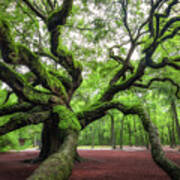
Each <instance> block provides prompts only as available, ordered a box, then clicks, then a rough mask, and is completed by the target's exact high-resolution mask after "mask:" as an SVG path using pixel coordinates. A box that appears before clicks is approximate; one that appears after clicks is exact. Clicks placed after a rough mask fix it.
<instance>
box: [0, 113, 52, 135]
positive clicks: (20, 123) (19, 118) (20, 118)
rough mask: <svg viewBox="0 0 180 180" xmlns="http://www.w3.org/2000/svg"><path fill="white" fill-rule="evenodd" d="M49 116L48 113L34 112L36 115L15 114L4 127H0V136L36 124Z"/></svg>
mask: <svg viewBox="0 0 180 180" xmlns="http://www.w3.org/2000/svg"><path fill="white" fill-rule="evenodd" d="M49 116H50V112H49V111H43V112H36V113H33V114H32V113H22V112H21V113H17V114H16V115H14V116H13V117H12V118H10V120H9V121H8V122H7V123H5V124H4V125H2V126H0V135H5V134H7V133H9V132H11V131H14V130H16V129H20V128H22V127H24V126H27V125H31V124H38V123H41V122H43V121H45V120H46V119H48V118H49Z"/></svg>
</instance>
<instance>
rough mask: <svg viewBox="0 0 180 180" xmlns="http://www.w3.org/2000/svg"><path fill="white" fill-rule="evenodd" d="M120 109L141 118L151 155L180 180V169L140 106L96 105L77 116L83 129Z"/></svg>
mask: <svg viewBox="0 0 180 180" xmlns="http://www.w3.org/2000/svg"><path fill="white" fill-rule="evenodd" d="M113 108H114V109H118V110H119V111H121V112H123V113H124V114H136V115H138V116H139V117H140V119H141V121H142V124H143V126H144V129H145V130H146V131H147V133H148V136H149V141H150V143H151V154H152V158H153V160H154V161H155V162H156V164H157V165H158V166H159V167H160V168H162V169H163V170H164V171H165V172H166V173H167V174H168V175H169V176H170V177H171V178H172V179H173V180H179V177H180V167H179V166H178V165H177V164H175V163H174V162H172V161H170V160H169V159H168V158H167V157H166V156H165V153H164V151H163V149H162V147H161V143H160V139H159V134H158V130H157V128H156V127H155V126H154V124H153V123H152V122H151V120H150V118H149V116H148V114H147V113H146V112H145V111H144V109H143V107H141V106H140V105H134V106H125V105H123V104H121V103H119V102H117V101H111V102H104V103H102V102H101V103H100V102H99V103H96V104H94V105H92V106H91V107H90V108H89V109H88V110H85V111H83V112H81V113H78V114H77V117H78V118H79V120H80V122H81V125H82V127H85V126H87V125H88V124H90V123H91V122H93V121H95V120H96V119H97V118H100V117H103V116H104V115H105V114H106V112H107V111H108V110H109V109H113Z"/></svg>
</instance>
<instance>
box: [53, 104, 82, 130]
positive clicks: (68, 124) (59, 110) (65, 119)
mask: <svg viewBox="0 0 180 180" xmlns="http://www.w3.org/2000/svg"><path fill="white" fill-rule="evenodd" d="M53 113H54V114H56V115H57V118H58V119H59V120H60V122H59V128H60V129H61V130H66V129H72V130H75V131H80V130H81V125H80V122H79V120H78V118H77V117H76V115H75V113H74V112H72V111H71V110H70V109H68V108H67V107H66V106H63V105H57V106H54V107H53Z"/></svg>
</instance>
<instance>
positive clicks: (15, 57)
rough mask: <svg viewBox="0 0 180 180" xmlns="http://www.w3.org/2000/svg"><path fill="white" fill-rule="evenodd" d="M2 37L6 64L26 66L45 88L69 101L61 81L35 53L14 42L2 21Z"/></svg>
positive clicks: (0, 26) (0, 22)
mask: <svg viewBox="0 0 180 180" xmlns="http://www.w3.org/2000/svg"><path fill="white" fill-rule="evenodd" d="M0 37H1V38H0V49H1V52H2V57H3V60H4V61H5V62H6V63H10V64H23V65H26V66H27V67H29V68H30V69H31V71H32V72H33V73H34V74H35V75H36V76H37V78H38V80H39V82H40V83H41V84H42V85H43V86H44V87H45V88H48V89H50V90H51V91H52V92H53V93H55V94H57V95H60V96H61V98H62V99H63V100H64V101H66V100H67V94H66V90H65V88H64V86H63V84H62V83H61V81H60V80H59V79H57V78H56V77H55V76H53V75H52V74H50V73H49V72H48V70H47V68H46V67H45V66H44V65H43V64H42V63H41V61H40V59H39V57H38V56H37V55H36V54H35V53H33V52H31V51H30V50H29V49H28V48H27V47H25V46H23V45H20V44H17V43H15V42H14V39H13V38H12V34H11V29H10V27H9V26H8V23H7V22H6V21H4V20H1V19H0Z"/></svg>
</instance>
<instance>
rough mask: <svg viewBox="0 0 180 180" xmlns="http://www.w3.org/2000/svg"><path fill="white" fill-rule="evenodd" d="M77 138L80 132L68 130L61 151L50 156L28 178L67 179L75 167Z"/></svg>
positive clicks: (32, 179)
mask: <svg viewBox="0 0 180 180" xmlns="http://www.w3.org/2000/svg"><path fill="white" fill-rule="evenodd" d="M77 140H78V133H77V132H75V131H72V130H67V134H66V137H65V139H64V142H63V144H62V146H61V147H60V149H59V151H58V152H57V153H54V154H53V155H51V156H49V158H48V159H47V160H45V161H44V162H43V163H42V164H41V165H40V167H39V168H38V169H36V170H35V171H34V173H33V175H32V176H30V177H29V178H28V180H56V179H57V180H67V179H68V178H69V176H70V175H71V171H72V168H73V164H74V157H75V152H76V145H77Z"/></svg>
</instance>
